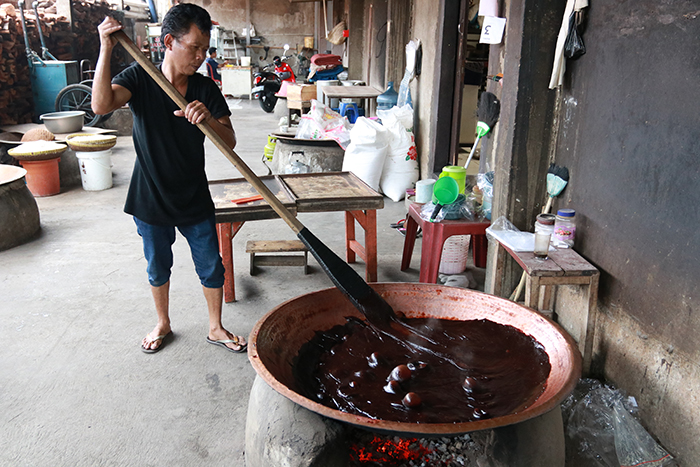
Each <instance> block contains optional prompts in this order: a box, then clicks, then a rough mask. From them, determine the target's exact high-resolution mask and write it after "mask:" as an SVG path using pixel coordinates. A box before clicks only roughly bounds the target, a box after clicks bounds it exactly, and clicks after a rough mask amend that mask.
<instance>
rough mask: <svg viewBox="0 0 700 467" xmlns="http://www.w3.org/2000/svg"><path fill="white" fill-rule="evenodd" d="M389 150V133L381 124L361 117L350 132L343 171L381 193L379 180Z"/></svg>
mask: <svg viewBox="0 0 700 467" xmlns="http://www.w3.org/2000/svg"><path fill="white" fill-rule="evenodd" d="M387 149H388V132H387V130H386V128H384V127H383V126H382V125H380V124H379V123H377V122H375V121H373V120H370V119H368V118H365V117H359V118H358V119H357V121H356V122H355V125H354V126H353V127H352V129H351V130H350V144H349V145H348V147H347V149H346V150H345V157H344V158H343V171H344V172H352V173H354V174H355V175H357V177H358V178H360V180H362V181H363V182H365V183H366V184H367V185H369V186H371V187H372V188H373V189H374V190H377V191H379V180H380V178H381V176H382V168H383V167H384V160H385V159H386V153H387Z"/></svg>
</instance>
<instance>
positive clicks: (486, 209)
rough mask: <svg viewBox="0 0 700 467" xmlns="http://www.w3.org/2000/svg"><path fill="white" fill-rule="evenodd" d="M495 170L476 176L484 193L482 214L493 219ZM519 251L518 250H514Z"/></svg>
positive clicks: (478, 185)
mask: <svg viewBox="0 0 700 467" xmlns="http://www.w3.org/2000/svg"><path fill="white" fill-rule="evenodd" d="M493 175H494V174H493V171H489V172H486V173H480V174H478V175H477V176H476V186H477V187H479V190H481V193H482V194H483V196H482V200H481V216H482V217H484V218H486V219H488V220H491V205H492V203H493ZM513 251H517V250H513Z"/></svg>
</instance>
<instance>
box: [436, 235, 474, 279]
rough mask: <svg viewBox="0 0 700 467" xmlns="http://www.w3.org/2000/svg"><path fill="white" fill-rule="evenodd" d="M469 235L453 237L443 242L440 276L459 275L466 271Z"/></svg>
mask: <svg viewBox="0 0 700 467" xmlns="http://www.w3.org/2000/svg"><path fill="white" fill-rule="evenodd" d="M470 238H471V236H470V235H453V236H451V237H450V238H448V239H447V240H445V245H444V246H443V247H442V257H441V258H440V267H439V269H438V271H439V272H440V274H459V273H460V272H463V271H464V270H465V269H467V257H468V253H469V240H470Z"/></svg>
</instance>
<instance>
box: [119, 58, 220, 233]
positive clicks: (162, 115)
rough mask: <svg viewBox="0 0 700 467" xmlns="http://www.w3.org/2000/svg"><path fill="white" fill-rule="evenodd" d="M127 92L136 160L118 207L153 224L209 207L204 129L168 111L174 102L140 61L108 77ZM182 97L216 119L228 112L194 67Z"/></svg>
mask: <svg viewBox="0 0 700 467" xmlns="http://www.w3.org/2000/svg"><path fill="white" fill-rule="evenodd" d="M112 83H113V84H118V85H119V86H123V87H125V88H126V89H128V90H129V91H130V92H131V99H130V100H129V107H130V108H131V111H132V114H133V117H134V129H133V134H134V136H133V138H134V147H135V149H136V163H135V164H134V172H133V174H132V176H131V184H130V185H129V192H128V194H127V197H126V205H125V206H124V211H125V212H126V213H128V214H131V215H133V216H136V217H137V218H138V219H140V220H142V221H144V222H146V223H149V224H153V225H173V226H174V225H191V224H196V223H198V222H202V221H203V220H205V219H207V218H208V217H209V216H211V215H212V214H213V213H214V203H213V201H212V199H211V194H210V193H209V186H208V184H207V176H206V173H205V171H204V133H202V132H201V131H200V130H199V129H198V128H197V127H196V126H195V125H193V124H191V123H190V122H188V121H187V119H186V118H184V117H176V116H175V115H173V112H174V111H175V110H177V109H178V107H177V105H176V104H175V103H174V102H173V101H172V100H171V99H170V98H169V97H168V95H167V94H165V92H164V91H163V90H161V89H160V87H158V85H157V84H156V82H155V81H154V80H153V78H151V77H150V76H149V75H148V74H147V73H146V71H145V70H144V69H143V68H142V67H141V65H138V64H134V65H133V66H130V67H129V68H127V69H126V70H124V71H123V72H121V73H120V74H119V75H117V76H116V77H115V78H114V79H113V80H112ZM185 99H187V101H188V102H192V101H194V100H198V101H200V102H202V103H203V104H204V105H205V106H206V107H207V109H208V110H209V112H211V115H212V116H213V117H214V118H216V119H218V118H221V117H223V116H225V115H231V111H230V110H229V109H228V105H227V104H226V99H225V98H224V96H222V95H221V91H219V88H218V87H217V85H216V84H215V83H214V82H213V81H212V80H211V79H209V78H207V77H205V76H202V75H200V74H198V73H195V74H194V75H192V76H190V77H189V81H188V84H187V93H186V95H185Z"/></svg>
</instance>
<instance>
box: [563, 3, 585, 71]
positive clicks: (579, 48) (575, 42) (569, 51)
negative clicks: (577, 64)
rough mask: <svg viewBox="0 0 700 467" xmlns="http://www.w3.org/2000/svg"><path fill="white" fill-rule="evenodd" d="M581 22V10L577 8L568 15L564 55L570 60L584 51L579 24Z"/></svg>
mask: <svg viewBox="0 0 700 467" xmlns="http://www.w3.org/2000/svg"><path fill="white" fill-rule="evenodd" d="M582 22H583V11H582V10H578V11H574V12H572V13H571V16H570V17H569V34H568V35H567V36H566V42H565V43H564V56H565V57H566V58H569V59H571V60H576V59H577V58H579V57H580V56H581V55H583V54H585V53H586V44H584V43H583V37H582V36H581V31H580V26H581V23H582Z"/></svg>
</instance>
